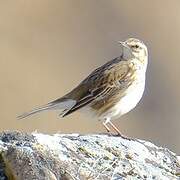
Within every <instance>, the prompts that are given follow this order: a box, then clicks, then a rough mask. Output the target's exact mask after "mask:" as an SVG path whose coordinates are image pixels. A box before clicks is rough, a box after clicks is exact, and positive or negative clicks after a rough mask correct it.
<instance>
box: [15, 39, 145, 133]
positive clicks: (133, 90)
mask: <svg viewBox="0 0 180 180" xmlns="http://www.w3.org/2000/svg"><path fill="white" fill-rule="evenodd" d="M118 44H119V45H120V47H121V53H120V55H119V56H118V57H116V58H114V59H112V60H110V61H108V62H107V63H105V64H104V65H102V66H101V67H99V68H97V69H95V70H94V71H92V73H90V74H89V76H87V77H86V78H85V79H84V80H83V81H82V82H81V83H80V84H79V85H77V86H76V87H75V88H74V89H73V90H72V91H70V92H69V93H67V94H65V95H64V96H62V97H60V98H58V99H56V100H54V101H51V102H49V103H47V104H46V105H43V106H41V107H38V108H35V109H33V110H31V111H29V112H25V113H23V114H22V115H20V116H18V117H17V118H18V119H23V118H26V117H28V116H30V115H33V114H36V113H39V112H42V111H47V110H59V111H60V112H61V113H60V114H59V116H60V117H65V116H67V115H69V114H71V113H73V112H75V111H80V112H83V113H86V114H88V115H90V116H91V117H93V118H96V119H97V120H99V121H101V122H102V125H103V126H104V127H105V129H106V130H107V131H108V132H109V133H111V132H112V130H113V131H115V132H116V133H117V134H118V135H121V136H123V135H122V133H121V131H120V130H119V129H118V128H117V127H116V126H115V125H114V124H113V123H112V120H114V119H118V118H120V117H121V116H122V115H124V114H126V113H128V112H129V111H131V110H132V109H133V108H135V107H136V105H137V104H138V102H139V101H140V99H141V98H142V95H143V92H144V89H145V81H146V69H147V64H148V50H147V47H146V45H145V44H144V43H143V42H142V41H141V40H139V39H137V38H128V39H126V40H125V41H118Z"/></svg>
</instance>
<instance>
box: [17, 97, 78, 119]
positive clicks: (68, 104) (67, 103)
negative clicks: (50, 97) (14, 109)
mask: <svg viewBox="0 0 180 180" xmlns="http://www.w3.org/2000/svg"><path fill="white" fill-rule="evenodd" d="M75 104H76V101H75V100H72V99H66V100H64V101H62V102H61V101H60V102H57V101H53V102H50V103H48V104H46V105H44V106H41V107H38V108H35V109H33V110H31V111H29V112H25V113H23V114H21V115H19V116H17V119H24V118H26V117H28V116H31V115H33V114H36V113H40V112H42V111H46V110H58V109H60V110H62V111H64V110H67V109H68V110H69V109H71V108H72V107H73V106H74V105H75Z"/></svg>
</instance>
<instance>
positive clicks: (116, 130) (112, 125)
mask: <svg viewBox="0 0 180 180" xmlns="http://www.w3.org/2000/svg"><path fill="white" fill-rule="evenodd" d="M108 123H109V124H110V125H111V127H112V128H113V129H114V130H115V132H117V135H119V136H122V137H123V135H122V133H121V131H120V130H119V129H118V128H117V127H116V126H115V125H114V124H113V123H112V122H111V121H108Z"/></svg>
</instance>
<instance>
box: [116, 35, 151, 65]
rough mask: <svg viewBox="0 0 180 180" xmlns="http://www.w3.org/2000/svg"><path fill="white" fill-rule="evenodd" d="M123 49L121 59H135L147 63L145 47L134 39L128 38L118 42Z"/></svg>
mask: <svg viewBox="0 0 180 180" xmlns="http://www.w3.org/2000/svg"><path fill="white" fill-rule="evenodd" d="M118 42H119V43H120V44H121V46H122V49H123V52H122V53H123V57H124V58H127V59H129V58H130V57H135V58H137V59H139V60H140V61H142V62H143V61H147V57H148V51H147V47H146V45H145V44H144V43H143V42H142V41H140V40H138V39H135V38H129V39H127V40H126V41H118ZM145 63H147V62H145Z"/></svg>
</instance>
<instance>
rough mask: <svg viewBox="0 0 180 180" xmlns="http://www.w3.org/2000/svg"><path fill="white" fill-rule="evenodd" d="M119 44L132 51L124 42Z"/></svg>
mask: <svg viewBox="0 0 180 180" xmlns="http://www.w3.org/2000/svg"><path fill="white" fill-rule="evenodd" d="M118 44H120V45H121V46H122V47H126V48H128V49H130V47H129V46H128V45H127V44H126V43H125V42H123V41H118Z"/></svg>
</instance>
